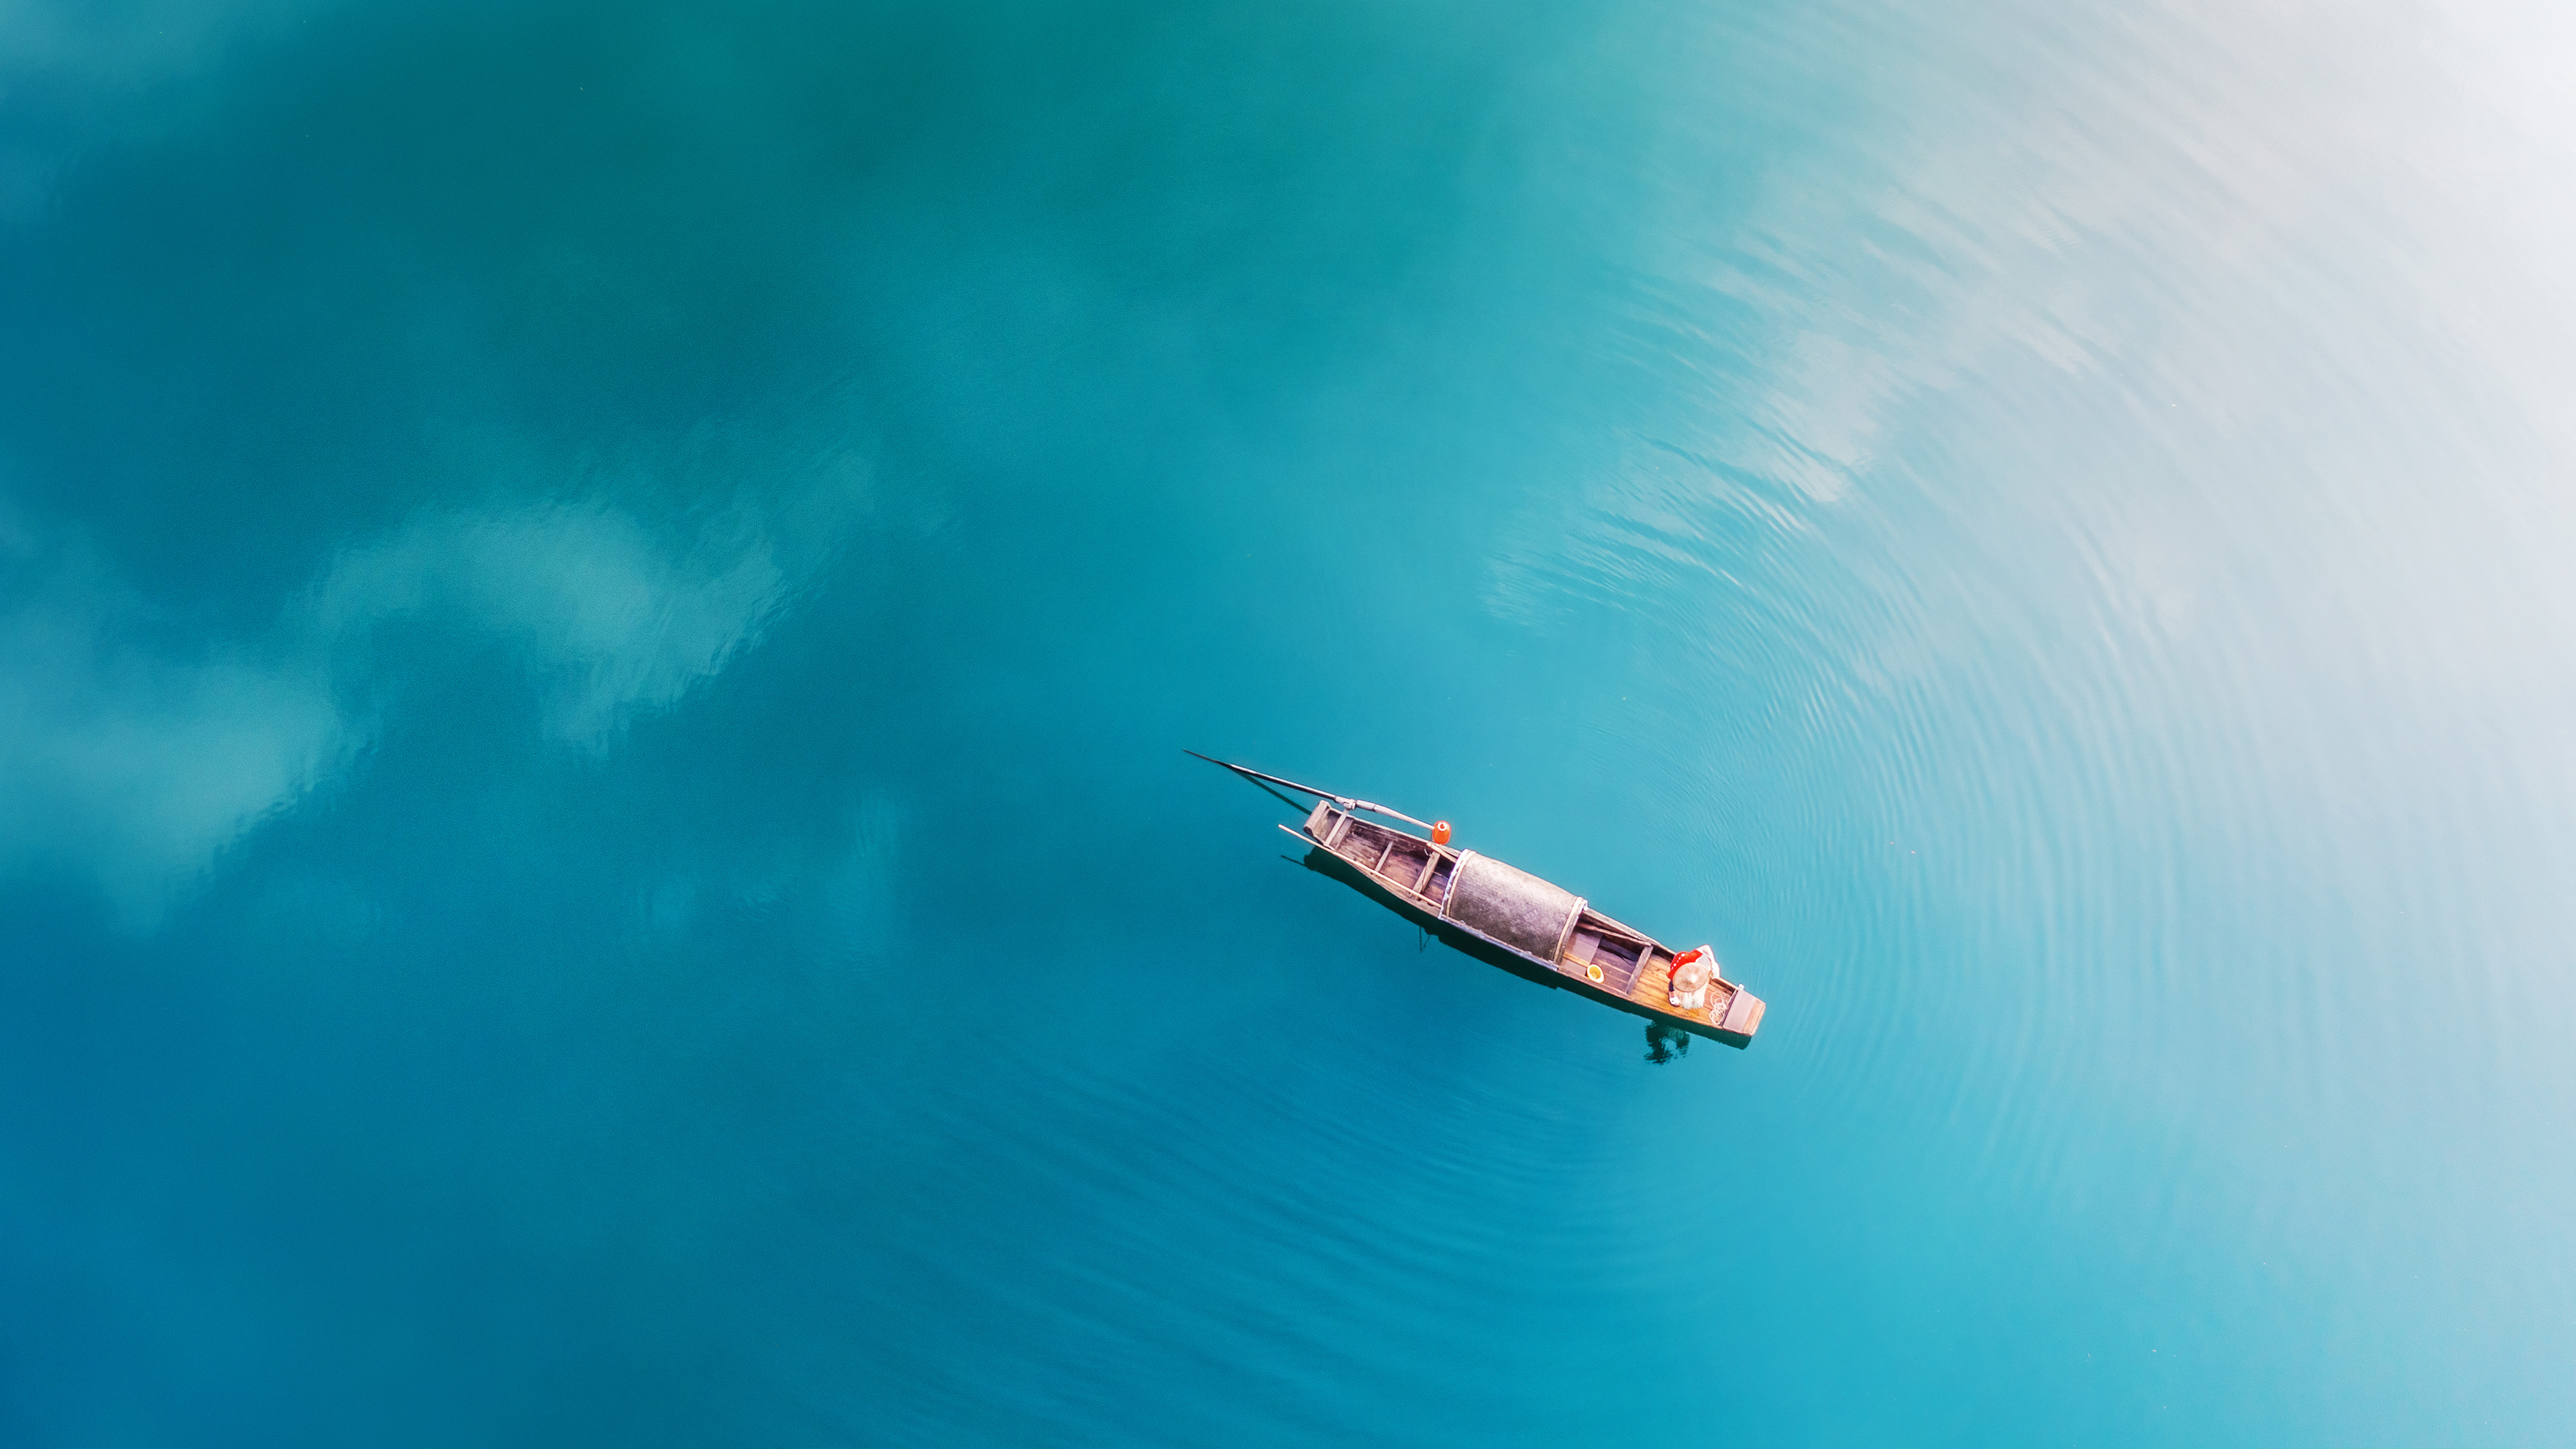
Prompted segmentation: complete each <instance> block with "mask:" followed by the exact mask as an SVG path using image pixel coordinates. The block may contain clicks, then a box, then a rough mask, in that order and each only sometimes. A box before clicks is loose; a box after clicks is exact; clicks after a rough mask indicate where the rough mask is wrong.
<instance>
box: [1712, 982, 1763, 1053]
mask: <svg viewBox="0 0 2576 1449" xmlns="http://www.w3.org/2000/svg"><path fill="white" fill-rule="evenodd" d="M1711 1024H1712V1025H1713V1026H1714V1027H1715V1028H1716V1030H1717V1039H1718V1040H1719V1041H1722V1042H1724V1043H1726V1044H1727V1045H1728V1046H1731V1047H1747V1046H1751V1045H1753V1033H1755V1032H1757V1031H1759V1030H1761V1029H1762V998H1761V997H1759V996H1756V995H1754V994H1753V993H1752V992H1750V991H1747V990H1745V989H1744V988H1743V987H1741V986H1738V987H1736V988H1735V995H1733V996H1732V997H1729V998H1728V999H1727V1003H1726V1011H1725V1014H1723V1015H1721V1016H1720V1017H1718V1019H1717V1020H1716V1021H1715V1022H1713V1023H1711Z"/></svg>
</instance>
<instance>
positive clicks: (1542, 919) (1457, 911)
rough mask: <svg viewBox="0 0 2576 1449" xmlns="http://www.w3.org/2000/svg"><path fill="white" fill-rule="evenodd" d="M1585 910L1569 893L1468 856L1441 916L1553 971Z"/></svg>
mask: <svg viewBox="0 0 2576 1449" xmlns="http://www.w3.org/2000/svg"><path fill="white" fill-rule="evenodd" d="M1582 909H1583V902H1582V900H1581V899H1580V898H1578V897H1576V896H1575V895H1574V894H1572V893H1571V892H1568V891H1563V890H1559V889H1558V888H1556V887H1555V886H1552V885H1549V884H1548V883H1547V882H1546V881H1543V880H1540V879H1539V878H1538V877H1537V876H1534V875H1531V874H1529V873H1528V872H1526V871H1518V870H1514V869H1512V868H1511V867H1510V866H1508V865H1505V864H1503V863H1502V862H1501V861H1499V860H1495V859H1493V858H1491V857H1489V856H1482V855H1478V854H1476V853H1475V852H1473V851H1469V852H1468V853H1466V854H1465V855H1463V856H1461V857H1459V860H1458V874H1457V877H1456V879H1455V880H1454V881H1453V882H1452V883H1451V884H1450V887H1449V899H1448V900H1447V901H1446V902H1444V903H1442V905H1441V907H1440V914H1442V915H1444V916H1447V917H1448V918H1449V919H1450V920H1453V921H1456V922H1457V923H1458V924H1460V925H1462V926H1472V927H1474V928H1475V929H1477V930H1479V931H1482V932H1484V933H1485V934H1486V935H1488V936H1491V937H1493V938H1494V939H1495V940H1497V941H1500V942H1502V943H1503V944H1504V945H1506V946H1516V947H1518V948H1520V949H1521V950H1523V951H1527V952H1528V953H1530V954H1531V955H1533V956H1536V957H1537V958H1538V959H1540V960H1541V961H1545V962H1547V963H1549V964H1550V965H1554V964H1555V962H1556V953H1557V948H1558V947H1559V946H1561V945H1562V944H1563V943H1564V941H1565V933H1566V930H1567V928H1569V927H1571V926H1572V925H1573V924H1574V917H1575V913H1576V912H1578V911H1580V910H1582Z"/></svg>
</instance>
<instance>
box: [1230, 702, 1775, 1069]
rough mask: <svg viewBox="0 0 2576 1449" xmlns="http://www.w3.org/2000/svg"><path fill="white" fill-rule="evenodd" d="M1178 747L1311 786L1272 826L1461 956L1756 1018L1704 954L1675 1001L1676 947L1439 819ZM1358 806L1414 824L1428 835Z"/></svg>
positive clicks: (1682, 1015) (1750, 997) (1713, 1023)
mask: <svg viewBox="0 0 2576 1449" xmlns="http://www.w3.org/2000/svg"><path fill="white" fill-rule="evenodd" d="M1188 753H1190V754H1192V755H1197V756H1198V758H1200V759H1202V760H1207V761H1208V763H1210V764H1213V765H1224V766H1225V768H1227V769H1229V770H1232V771H1234V772H1235V773H1236V774H1239V775H1244V776H1248V777H1250V778H1252V779H1254V780H1265V781H1268V782H1270V783H1271V784H1274V785H1285V786H1287V787H1288V788H1289V789H1291V790H1296V791H1299V792H1301V793H1303V794H1308V795H1313V796H1316V797H1318V798H1317V800H1316V802H1315V806H1314V808H1313V809H1312V810H1311V811H1309V812H1308V813H1307V816H1306V821H1305V824H1304V825H1302V826H1300V827H1298V828H1296V829H1293V830H1292V829H1289V827H1287V826H1285V825H1282V826H1280V827H1279V828H1280V829H1282V830H1286V831H1288V833H1289V834H1291V835H1294V836H1296V837H1297V838H1299V839H1300V840H1303V841H1305V842H1307V844H1308V846H1309V849H1308V851H1307V854H1306V861H1305V863H1306V865H1307V866H1308V867H1309V868H1310V869H1313V870H1316V871H1319V872H1321V873H1323V874H1325V875H1330V876H1333V877H1335V878H1336V879H1339V880H1342V881H1344V882H1345V883H1347V884H1349V885H1352V886H1355V887H1357V888H1358V889H1359V890H1360V892H1361V893H1362V894H1364V895H1367V896H1368V897H1370V898H1371V899H1373V900H1375V901H1377V902H1379V903H1380V904H1382V905H1385V906H1387V907H1389V908H1390V909H1392V910H1394V911H1395V912H1396V913H1397V914H1399V915H1401V916H1403V917H1405V918H1406V919H1407V920H1410V921H1412V922H1413V923H1414V924H1415V925H1417V926H1420V927H1421V928H1422V929H1424V930H1426V931H1429V932H1431V933H1432V934H1434V935H1436V936H1438V937H1439V938H1440V939H1441V940H1442V941H1443V942H1445V943H1447V944H1448V945H1450V946H1453V947H1456V948H1457V949H1459V950H1461V951H1464V952H1466V953H1467V954H1469V955H1471V956H1474V957H1477V958H1478V959H1480V960H1484V961H1490V962H1492V963H1494V964H1495V965H1498V966H1501V967H1503V968H1504V969H1506V970H1508V971H1511V972H1513V973H1514V974H1515V975H1519V976H1523V977H1526V978H1528V979H1530V980H1534V981H1537V982H1539V983H1541V984H1542V985H1546V986H1554V987H1559V988H1562V989H1564V990H1568V991H1572V992H1575V993H1577V994H1578V995H1582V996H1588V997H1591V998H1592V999H1594V1000H1596V1001H1599V1002H1602V1003H1603V1004H1605V1005H1609V1006H1614V1007H1616V1008H1618V1009H1619V1010H1621V1011H1625V1012H1628V1013H1630V1014H1631V1015H1635V1016H1642V1017H1644V1018H1646V1019H1647V1020H1648V1021H1650V1022H1659V1023H1662V1024H1664V1025H1666V1026H1669V1027H1674V1028H1677V1029H1679V1030H1681V1031H1685V1032H1689V1033H1690V1034H1692V1035H1694V1036H1703V1037H1708V1038H1710V1039H1711V1040H1715V1041H1722V1042H1724V1043H1726V1044H1727V1045H1729V1046H1734V1047H1743V1046H1750V1045H1752V1042H1753V1033H1754V1032H1755V1031H1756V1030H1758V1029H1760V1027H1761V1025H1762V998H1760V997H1758V996H1755V995H1754V994H1753V993H1752V992H1750V991H1747V990H1745V989H1744V988H1743V986H1742V985H1741V984H1739V983H1736V982H1732V981H1728V980H1726V979H1724V974H1723V973H1722V972H1719V971H1717V970H1715V969H1714V968H1715V966H1716V962H1715V960H1714V959H1713V958H1712V959H1711V961H1710V965H1711V967H1712V970H1711V973H1710V976H1711V979H1710V981H1709V984H1708V989H1707V991H1706V992H1705V995H1704V1004H1701V1005H1696V1006H1690V1005H1676V1004H1675V1003H1674V1001H1673V999H1672V996H1671V989H1672V976H1673V960H1674V958H1675V957H1676V956H1678V955H1681V954H1684V953H1682V952H1677V951H1675V950H1674V949H1673V948H1672V947H1670V946H1667V945H1665V944H1664V943H1663V942H1661V941H1658V940H1656V939H1655V938H1653V937H1652V936H1649V935H1647V934H1646V933H1645V932H1643V931H1640V930H1638V929H1637V928H1636V927H1634V926H1629V925H1624V924H1622V923H1620V922H1618V921H1614V920H1612V919H1611V918H1610V917H1608V916H1605V915H1603V914H1601V913H1600V912H1599V911H1596V910H1594V909H1592V905H1591V902H1589V901H1587V900H1585V899H1584V898H1583V897H1581V896H1578V895H1575V894H1574V893H1573V892H1571V891H1568V890H1565V889H1563V888H1561V887H1559V886H1555V885H1551V884H1549V883H1548V882H1546V881H1543V880H1541V879H1539V878H1538V877H1537V876H1534V875H1531V874H1529V873H1528V872H1526V871H1520V870H1515V869H1513V868H1512V867H1510V866H1508V865H1505V864H1503V863H1502V862H1501V861H1499V860H1496V859H1494V858H1493V857H1492V856H1489V855H1479V854H1477V853H1476V852H1475V851H1472V850H1461V849H1458V848H1456V847H1455V846H1452V845H1451V844H1450V843H1449V827H1448V825H1447V823H1446V822H1440V823H1437V824H1434V823H1431V822H1426V821H1421V820H1415V819H1414V818H1413V817H1412V816H1410V815H1406V814H1403V813H1402V812H1400V811H1396V810H1390V809H1388V808H1387V807H1386V806H1383V805H1378V804H1374V803H1372V802H1370V801H1367V800H1360V799H1355V798H1353V797H1351V796H1347V795H1334V794H1331V793H1329V792H1327V791H1323V790H1318V789H1316V788H1314V787H1313V786H1311V785H1300V784H1297V783H1296V782H1295V781H1293V780H1283V779H1281V778H1279V777H1278V776H1276V775H1265V774H1262V773H1261V772H1260V771H1258V770H1251V769H1246V768H1245V767H1244V766H1241V765H1235V764H1228V763H1227V762H1226V761H1224V760H1219V759H1213V758H1211V757H1209V756H1207V755H1200V754H1198V752H1197V751H1196V750H1191V751H1189V752H1188ZM1274 793H1275V792H1274ZM1282 798H1285V797H1282ZM1290 803H1292V804H1298V803H1302V802H1296V801H1291V802H1290ZM1363 815H1383V816H1388V817H1391V818H1393V819H1396V820H1402V821H1405V822H1407V823H1409V824H1413V825H1419V826H1422V827H1423V828H1424V829H1426V830H1428V831H1429V832H1430V838H1428V839H1425V838H1424V837H1422V836H1420V835H1416V834H1414V833H1412V832H1411V831H1408V830H1400V829H1397V828H1396V827H1395V826H1393V825H1386V824H1381V823H1379V822H1378V821H1375V820H1366V819H1362V818H1361V817H1362V816H1363ZM1702 949H1706V948H1702Z"/></svg>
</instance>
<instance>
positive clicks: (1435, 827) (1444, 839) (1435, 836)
mask: <svg viewBox="0 0 2576 1449" xmlns="http://www.w3.org/2000/svg"><path fill="white" fill-rule="evenodd" d="M1431 843H1432V844H1434V845H1447V844H1448V843H1449V822H1448V821H1446V820H1436V821H1433V822H1432V825H1431Z"/></svg>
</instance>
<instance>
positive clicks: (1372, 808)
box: [1181, 750, 1431, 830]
mask: <svg viewBox="0 0 2576 1449" xmlns="http://www.w3.org/2000/svg"><path fill="white" fill-rule="evenodd" d="M1181 753H1182V754H1185V755H1188V756H1190V757H1191V758H1193V759H1199V760H1205V761H1207V762H1208V763H1209V764H1211V765H1223V766H1225V768H1227V769H1229V770H1232V771H1234V772H1235V773H1236V774H1238V775H1250V776H1251V777H1252V778H1254V779H1256V780H1267V781H1269V782H1270V783H1271V784H1273V785H1285V786H1287V787H1288V788H1289V789H1291V790H1303V791H1305V792H1306V793H1307V794H1309V795H1320V796H1322V797H1324V798H1325V799H1327V800H1330V801H1332V802H1333V803H1334V804H1336V805H1339V806H1341V807H1342V808H1343V809H1345V810H1366V811H1369V812H1370V813H1372V814H1376V815H1392V816H1394V817H1395V818H1396V819H1398V820H1401V821H1404V822H1405V823H1406V824H1408V825H1419V826H1421V827H1422V828H1423V829H1425V830H1429V829H1430V828H1431V822H1430V821H1428V820H1416V819H1414V818H1413V817H1412V816H1410V815H1407V814H1405V813H1404V812H1403V811H1401V810H1390V809H1388V808H1387V807H1386V806H1384V805H1379V804H1376V803H1374V802H1372V801H1368V800H1359V799H1354V798H1352V797H1351V796H1348V795H1336V794H1334V793H1333V792H1332V791H1330V790H1318V789H1316V788H1315V787H1314V786H1312V785H1300V784H1298V783H1297V782H1296V781H1294V780H1283V779H1281V778H1279V777H1278V776H1277V775H1265V774H1263V773H1261V772H1260V771H1259V770H1254V769H1249V768H1246V767H1245V766H1242V765H1238V764H1235V763H1233V762H1231V761H1228V760H1220V759H1218V758H1217V757H1216V756H1214V755H1202V754H1200V753H1199V752H1198V751H1196V750H1183V751H1181Z"/></svg>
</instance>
